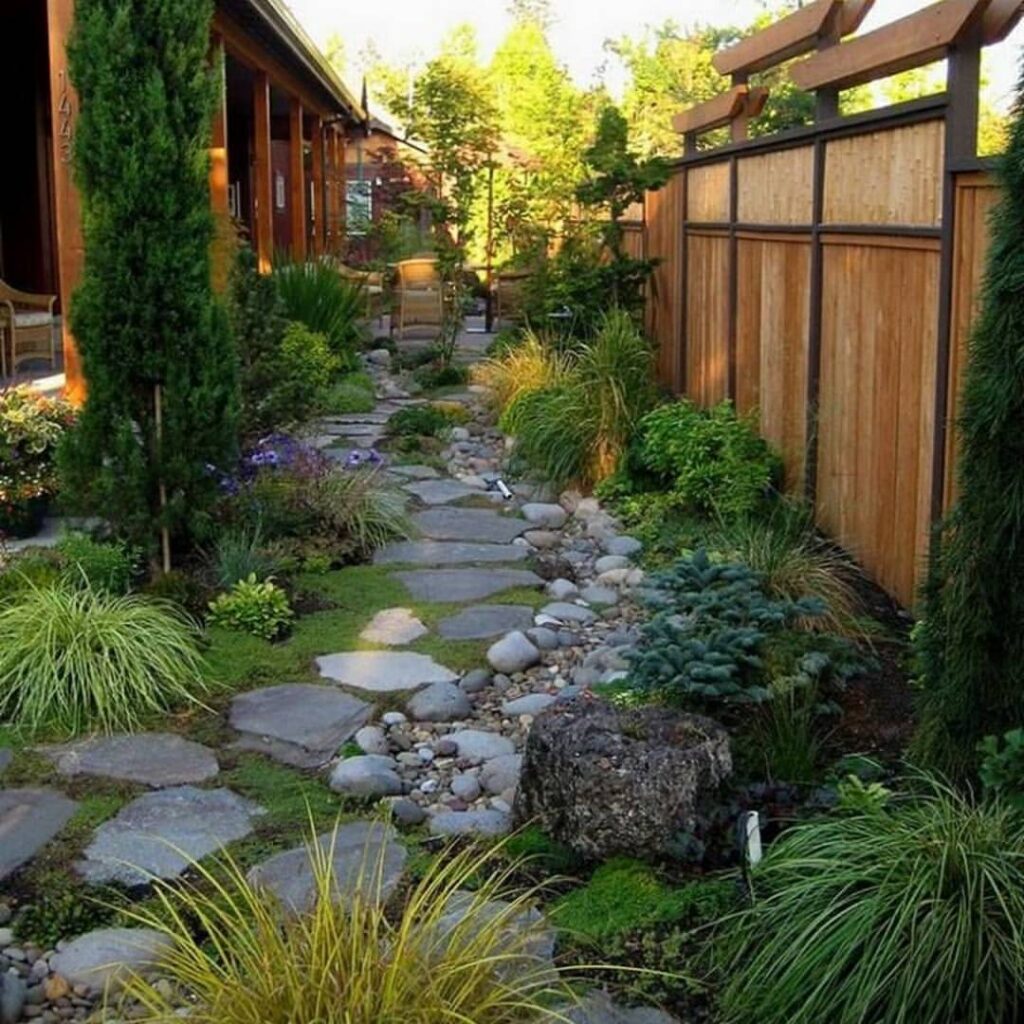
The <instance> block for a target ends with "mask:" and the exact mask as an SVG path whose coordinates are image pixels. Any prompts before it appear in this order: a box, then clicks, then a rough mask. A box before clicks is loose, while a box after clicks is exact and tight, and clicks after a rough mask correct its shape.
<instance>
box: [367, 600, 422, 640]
mask: <svg viewBox="0 0 1024 1024" xmlns="http://www.w3.org/2000/svg"><path fill="white" fill-rule="evenodd" d="M429 632H430V631H429V630H428V629H427V627H426V626H424V625H423V623H422V622H420V620H419V619H418V618H416V616H415V615H413V613H412V609H410V608H384V609H382V610H381V611H379V612H377V614H376V615H374V617H373V618H372V619H370V622H369V624H368V625H367V626H366V628H365V629H364V630H363V631H362V632H361V633H360V634H359V639H360V640H363V641H365V642H366V643H368V644H383V645H384V646H385V647H404V646H405V645H406V644H411V643H412V642H413V641H414V640H419V638H420V637H422V636H426V635H427V633H429Z"/></svg>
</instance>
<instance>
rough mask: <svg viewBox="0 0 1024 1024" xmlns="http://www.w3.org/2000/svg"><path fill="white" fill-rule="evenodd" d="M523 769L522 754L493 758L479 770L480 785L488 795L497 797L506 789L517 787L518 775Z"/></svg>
mask: <svg viewBox="0 0 1024 1024" xmlns="http://www.w3.org/2000/svg"><path fill="white" fill-rule="evenodd" d="M522 767H523V755H522V754H502V756H501V757H494V758H491V760H490V761H488V762H487V763H486V764H485V765H484V766H483V768H481V769H480V785H481V786H483V787H484V789H486V790H487V792H488V793H491V794H493V795H494V796H497V795H498V794H499V793H504V792H505V790H506V789H515V787H516V786H518V785H519V773H520V771H521V770H522Z"/></svg>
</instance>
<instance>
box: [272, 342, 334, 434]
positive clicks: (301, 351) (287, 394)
mask: <svg viewBox="0 0 1024 1024" xmlns="http://www.w3.org/2000/svg"><path fill="white" fill-rule="evenodd" d="M337 368H338V363H337V360H336V358H335V356H334V354H333V353H332V352H331V349H330V347H329V346H328V344H327V339H326V338H325V337H324V335H322V334H317V333H315V332H313V331H311V330H309V328H307V327H306V326H305V325H303V324H300V323H289V324H288V325H287V326H286V327H285V329H284V333H283V334H282V335H281V340H280V342H279V344H278V347H277V351H276V353H275V355H274V357H273V359H272V360H271V366H270V371H271V383H270V386H269V387H268V388H267V390H266V391H265V392H264V394H263V396H262V398H261V399H260V400H259V406H258V407H259V408H260V412H259V420H260V422H261V423H262V424H264V425H266V426H268V427H275V428H277V427H283V426H285V425H287V424H291V423H304V422H305V421H306V420H308V419H309V418H310V417H311V416H313V415H315V414H316V413H319V412H320V411H321V410H322V409H323V406H324V402H325V401H326V395H327V391H328V388H329V386H330V383H331V381H332V379H333V378H334V374H335V372H336V371H337Z"/></svg>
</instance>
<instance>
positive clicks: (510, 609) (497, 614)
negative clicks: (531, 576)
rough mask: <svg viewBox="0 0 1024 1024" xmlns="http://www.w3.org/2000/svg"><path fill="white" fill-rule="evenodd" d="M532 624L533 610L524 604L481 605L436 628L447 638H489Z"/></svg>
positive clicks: (452, 617) (525, 627) (527, 627)
mask: <svg viewBox="0 0 1024 1024" xmlns="http://www.w3.org/2000/svg"><path fill="white" fill-rule="evenodd" d="M532 625H533V609H532V608H530V607H529V606H528V605H525V604H478V605H474V606H473V607H471V608H465V609H463V610H462V611H461V612H458V613H457V614H455V615H452V616H451V617H450V618H447V619H443V620H442V621H441V622H440V623H438V626H437V631H438V633H440V634H441V636H443V637H444V638H445V639H446V640H486V639H488V638H489V637H492V636H504V635H505V634H506V633H509V632H511V631H512V630H515V629H529V628H530V626H532Z"/></svg>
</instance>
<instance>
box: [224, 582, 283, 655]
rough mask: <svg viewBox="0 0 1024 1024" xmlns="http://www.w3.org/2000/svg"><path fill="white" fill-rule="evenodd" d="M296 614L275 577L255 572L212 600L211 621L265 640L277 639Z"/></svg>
mask: <svg viewBox="0 0 1024 1024" xmlns="http://www.w3.org/2000/svg"><path fill="white" fill-rule="evenodd" d="M294 617H295V613H294V612H293V611H292V609H291V606H290V605H289V604H288V595H287V594H286V593H285V592H284V591H283V590H282V589H281V588H280V587H278V586H277V585H276V584H274V583H273V582H272V581H271V580H262V581H260V580H258V579H256V575H255V573H252V574H250V575H249V577H248V578H247V579H244V580H239V581H238V582H237V583H236V584H235V585H234V586H233V587H232V588H231V590H230V591H228V593H226V594H221V595H220V596H219V597H217V598H216V599H215V600H213V601H211V602H210V617H209V622H210V625H212V626H223V627H224V628H226V629H233V630H236V631H238V632H240V633H251V634H252V635H253V636H258V637H262V638H263V639H264V640H275V639H277V638H278V637H279V636H280V635H281V634H282V633H283V632H284V631H285V630H286V629H287V628H288V626H289V624H290V623H291V621H292V619H293V618H294Z"/></svg>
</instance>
